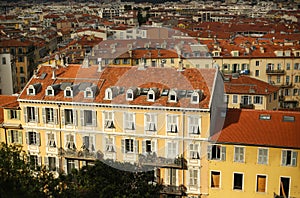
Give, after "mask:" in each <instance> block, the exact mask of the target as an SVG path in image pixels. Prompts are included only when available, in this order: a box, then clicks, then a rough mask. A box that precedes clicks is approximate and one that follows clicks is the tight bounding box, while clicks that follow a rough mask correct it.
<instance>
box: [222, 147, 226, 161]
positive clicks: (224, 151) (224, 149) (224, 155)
mask: <svg viewBox="0 0 300 198" xmlns="http://www.w3.org/2000/svg"><path fill="white" fill-rule="evenodd" d="M221 160H226V147H225V146H222V147H221Z"/></svg>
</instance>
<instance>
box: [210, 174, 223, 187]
mask: <svg viewBox="0 0 300 198" xmlns="http://www.w3.org/2000/svg"><path fill="white" fill-rule="evenodd" d="M220 175H221V173H220V172H219V171H211V174H210V187H211V188H220Z"/></svg>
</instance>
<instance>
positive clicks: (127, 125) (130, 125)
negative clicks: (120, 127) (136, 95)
mask: <svg viewBox="0 0 300 198" xmlns="http://www.w3.org/2000/svg"><path fill="white" fill-rule="evenodd" d="M135 128H136V126H135V113H134V112H124V129H125V130H135Z"/></svg>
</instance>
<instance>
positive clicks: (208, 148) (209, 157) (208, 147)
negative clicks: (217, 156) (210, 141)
mask: <svg viewBox="0 0 300 198" xmlns="http://www.w3.org/2000/svg"><path fill="white" fill-rule="evenodd" d="M211 158H212V145H208V146H207V159H208V160H210V159H211Z"/></svg>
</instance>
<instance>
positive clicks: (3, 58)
mask: <svg viewBox="0 0 300 198" xmlns="http://www.w3.org/2000/svg"><path fill="white" fill-rule="evenodd" d="M2 65H6V57H2Z"/></svg>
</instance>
